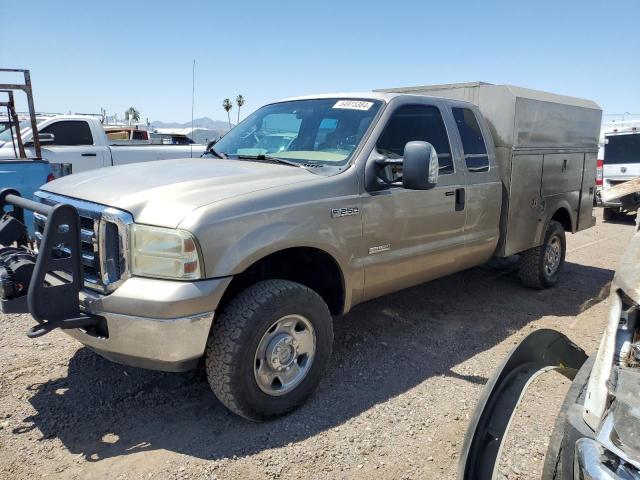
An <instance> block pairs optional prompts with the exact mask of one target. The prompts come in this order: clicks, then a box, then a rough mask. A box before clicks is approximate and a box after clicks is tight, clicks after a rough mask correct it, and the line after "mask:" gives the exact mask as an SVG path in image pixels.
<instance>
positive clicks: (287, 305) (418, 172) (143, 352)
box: [0, 83, 601, 420]
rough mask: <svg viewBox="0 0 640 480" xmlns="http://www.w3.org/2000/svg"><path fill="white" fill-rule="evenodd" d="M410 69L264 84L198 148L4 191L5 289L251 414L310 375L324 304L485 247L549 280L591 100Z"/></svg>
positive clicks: (535, 278)
mask: <svg viewBox="0 0 640 480" xmlns="http://www.w3.org/2000/svg"><path fill="white" fill-rule="evenodd" d="M421 88H423V89H426V91H424V92H423V91H420V92H417V93H419V94H406V93H384V92H374V93H372V92H368V93H359V94H358V93H357V94H332V95H319V96H311V97H301V98H294V99H290V100H286V101H282V102H278V103H273V104H270V105H266V106H264V107H262V108H260V109H259V110H257V111H256V112H255V113H253V114H252V115H250V116H249V117H248V118H247V119H245V120H244V121H243V122H242V123H241V124H239V125H238V126H237V127H236V128H234V129H233V130H231V131H230V132H229V133H227V135H225V136H224V137H223V138H222V139H221V140H220V141H219V142H217V143H216V144H215V145H214V146H213V147H211V149H210V151H209V154H208V156H206V157H203V158H197V159H186V160H185V159H182V160H179V161H171V160H169V161H161V162H158V163H154V164H153V165H150V164H144V163H140V164H133V165H126V166H122V167H117V168H108V169H99V170H94V171H92V172H86V173H82V174H78V175H71V176H69V177H65V178H61V179H59V180H56V181H53V182H51V183H48V184H47V185H45V186H43V187H42V189H41V190H40V191H39V192H37V193H36V201H31V200H27V199H23V198H21V197H19V196H18V195H17V192H15V191H6V190H5V191H4V192H2V194H0V206H1V207H2V209H3V210H5V211H6V210H8V208H9V207H11V208H12V209H13V213H12V215H5V216H4V219H3V223H2V225H0V244H4V245H8V244H9V243H11V242H13V241H14V240H16V239H18V238H20V235H21V229H20V222H19V220H20V218H21V216H22V212H23V210H24V209H27V210H33V211H35V218H36V222H37V224H38V232H37V235H38V238H39V248H38V252H37V253H36V252H35V251H31V250H29V249H28V248H27V247H26V246H20V247H13V248H12V249H4V250H0V265H1V266H0V279H2V280H1V281H2V283H3V289H2V290H0V298H1V299H2V300H0V306H2V309H3V311H5V312H30V313H31V315H32V316H33V317H34V318H35V320H36V321H37V322H38V323H37V325H35V326H34V327H33V328H32V329H31V330H30V331H29V332H28V335H30V336H39V335H43V334H45V333H47V332H49V331H51V330H52V329H54V328H62V329H64V330H65V331H66V332H67V333H68V334H69V335H71V336H72V337H74V338H75V339H77V340H79V341H80V342H81V343H83V344H84V345H86V346H88V347H89V348H91V349H93V350H94V351H96V352H98V353H99V354H100V355H103V356H104V357H106V358H108V359H111V360H114V361H117V362H122V363H125V364H129V365H135V366H140V367H148V368H154V369H161V370H167V371H181V370H186V369H190V368H193V367H195V366H197V364H198V363H199V362H200V361H201V360H203V361H204V364H205V365H206V371H207V375H208V379H209V382H210V384H211V387H212V389H213V391H214V392H215V394H216V395H217V397H218V398H219V399H220V400H221V401H222V402H223V404H224V405H226V406H227V407H228V408H230V409H231V410H232V411H234V412H236V413H238V414H240V415H242V416H244V417H246V418H249V419H253V420H261V419H267V418H273V417H276V416H278V415H282V414H284V413H286V412H288V411H290V410H292V409H294V408H295V407H297V406H299V405H300V404H301V403H302V402H303V401H304V400H305V399H306V398H307V397H308V396H309V395H310V394H311V393H312V392H313V390H314V389H315V388H316V386H317V385H318V383H319V381H320V378H321V376H322V373H323V370H324V369H325V367H326V365H327V362H328V360H329V357H330V355H331V349H332V342H333V329H332V317H331V316H332V315H340V314H343V313H345V312H348V311H349V310H350V309H351V308H352V307H353V306H354V305H356V304H358V303H361V302H364V301H366V300H368V299H371V298H374V297H379V296H381V295H385V294H387V293H391V292H395V291H397V290H400V289H403V288H406V287H410V286H412V285H417V284H420V283H423V282H426V281H428V280H432V279H434V278H438V277H442V276H444V275H448V274H451V273H454V272H458V271H460V270H464V269H466V268H469V267H472V266H475V265H479V264H482V263H484V262H486V261H487V260H489V259H490V258H491V257H492V256H498V257H506V256H511V255H514V254H519V255H520V276H521V277H522V280H523V281H524V283H525V284H526V285H529V286H531V287H534V288H546V287H551V286H553V285H554V284H556V282H557V280H558V275H559V273H560V270H561V268H562V265H563V262H564V256H565V232H576V231H578V230H582V229H585V228H588V227H591V226H592V225H593V223H594V220H595V219H594V217H593V216H592V208H593V191H594V185H595V168H596V153H597V147H598V133H599V128H600V118H601V111H600V109H599V108H598V106H597V105H596V104H594V103H593V102H590V101H586V100H580V99H575V98H569V97H562V96H557V95H552V94H547V93H543V92H536V91H533V90H526V89H521V88H517V87H511V86H501V85H488V84H482V83H476V84H463V85H449V86H439V87H437V88H434V87H421ZM430 88H432V89H433V91H430V90H429V89H430ZM423 93H427V94H431V95H433V96H429V95H424V94H423ZM445 97H450V98H445ZM451 97H460V98H466V99H467V100H469V101H464V100H459V99H454V98H451ZM267 136H270V137H271V139H270V140H269V141H268V142H266V141H264V140H263V139H265V138H266V137H267ZM278 136H279V137H281V138H282V139H283V140H282V141H275V140H274V138H275V137H278ZM285 140H286V141H285ZM96 374H98V375H99V373H98V372H96Z"/></svg>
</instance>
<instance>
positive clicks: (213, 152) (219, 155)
mask: <svg viewBox="0 0 640 480" xmlns="http://www.w3.org/2000/svg"><path fill="white" fill-rule="evenodd" d="M207 153H210V154H211V155H213V156H214V157H216V158H222V159H223V160H224V159H226V158H228V157H227V154H226V153H224V152H217V151H216V149H215V148H213V147H211V148H210V149H209V150H208V151H207Z"/></svg>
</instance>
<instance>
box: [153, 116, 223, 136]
mask: <svg viewBox="0 0 640 480" xmlns="http://www.w3.org/2000/svg"><path fill="white" fill-rule="evenodd" d="M151 126H152V127H153V128H191V121H188V122H184V123H178V122H161V121H159V120H156V121H154V122H151ZM193 126H194V128H195V127H198V128H206V129H207V130H215V131H218V132H222V133H224V132H226V131H227V130H229V122H225V121H223V120H213V119H211V118H209V117H201V118H194V119H193ZM231 126H233V123H232V124H231Z"/></svg>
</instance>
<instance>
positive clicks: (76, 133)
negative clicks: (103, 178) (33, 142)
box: [40, 120, 106, 173]
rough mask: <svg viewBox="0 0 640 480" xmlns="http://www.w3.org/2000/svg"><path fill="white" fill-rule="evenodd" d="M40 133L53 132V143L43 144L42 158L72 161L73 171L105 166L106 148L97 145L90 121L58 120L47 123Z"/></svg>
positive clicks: (57, 161) (55, 161) (54, 161)
mask: <svg viewBox="0 0 640 480" xmlns="http://www.w3.org/2000/svg"><path fill="white" fill-rule="evenodd" d="M40 133H52V134H53V135H54V137H55V141H54V143H53V144H46V145H42V158H44V159H45V160H48V161H49V162H52V163H70V164H71V165H72V172H71V173H79V172H84V171H86V170H93V169H94V168H100V167H104V166H105V158H104V157H105V150H106V148H105V147H103V146H99V145H95V140H94V138H93V135H92V133H91V128H90V125H89V123H88V122H86V121H84V120H58V121H55V122H53V123H50V124H49V125H46V126H45V127H43V128H42V129H41V130H40Z"/></svg>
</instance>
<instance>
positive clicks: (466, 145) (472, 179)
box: [451, 103, 502, 267]
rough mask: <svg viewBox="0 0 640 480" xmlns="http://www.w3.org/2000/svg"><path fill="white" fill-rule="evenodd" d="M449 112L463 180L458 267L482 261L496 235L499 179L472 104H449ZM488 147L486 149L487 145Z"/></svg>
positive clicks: (494, 243)
mask: <svg viewBox="0 0 640 480" xmlns="http://www.w3.org/2000/svg"><path fill="white" fill-rule="evenodd" d="M451 114H452V115H453V120H454V122H455V124H456V129H455V130H456V132H457V133H458V136H459V137H460V144H461V145H462V156H463V158H464V162H463V168H464V171H465V183H466V192H465V194H466V195H465V196H466V211H467V216H466V221H465V226H464V237H465V255H464V258H463V259H462V263H463V264H462V265H461V266H462V267H469V266H474V265H478V264H480V263H483V262H485V261H486V260H487V259H488V258H489V257H491V255H493V253H494V251H495V249H496V246H497V244H498V239H499V237H500V204H501V198H502V182H501V181H500V172H499V170H498V166H497V164H496V156H495V152H494V151H493V148H492V145H491V142H489V143H487V142H486V141H485V139H486V138H489V135H490V132H489V130H488V128H487V127H486V126H484V124H483V122H482V117H481V115H480V112H479V111H477V109H476V108H475V107H471V106H469V105H466V104H463V103H460V104H457V103H453V104H452V108H451ZM487 147H488V148H487Z"/></svg>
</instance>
